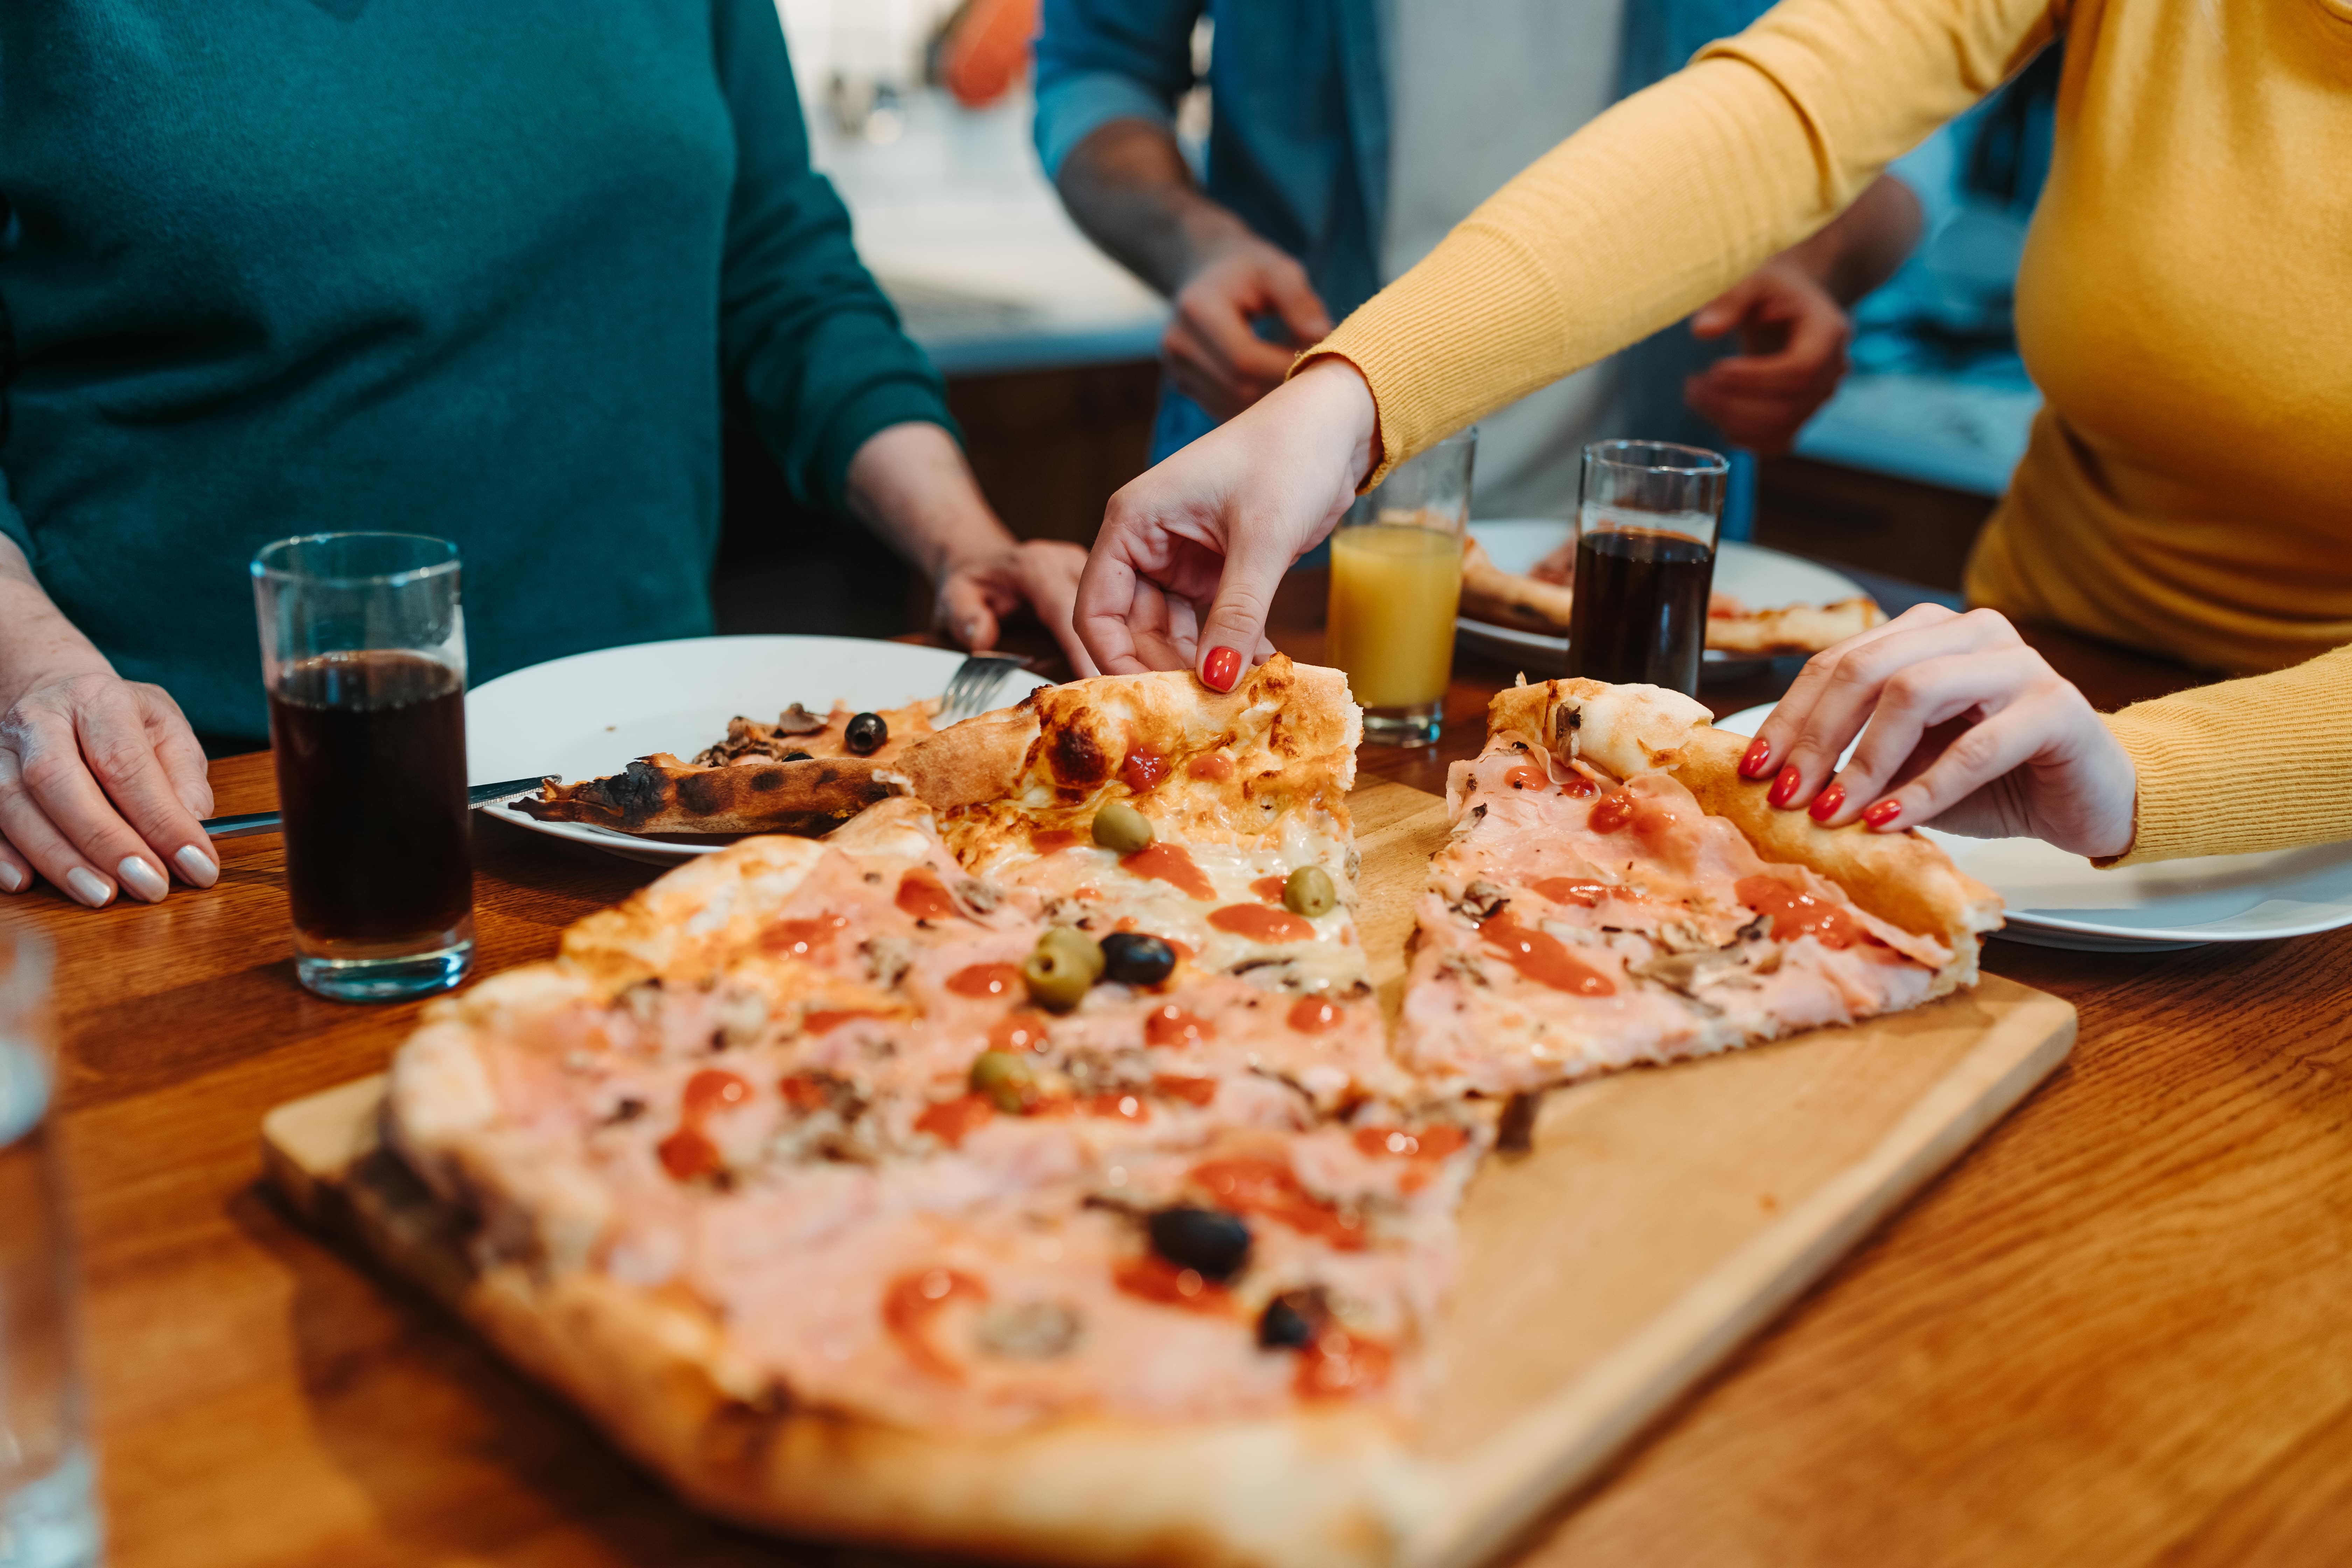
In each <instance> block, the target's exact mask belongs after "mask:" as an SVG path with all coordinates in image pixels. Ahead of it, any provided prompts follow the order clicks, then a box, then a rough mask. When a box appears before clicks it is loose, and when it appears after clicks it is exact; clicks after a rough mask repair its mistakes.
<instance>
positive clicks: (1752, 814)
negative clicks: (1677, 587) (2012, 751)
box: [1486, 679, 2001, 995]
mask: <svg viewBox="0 0 2352 1568" xmlns="http://www.w3.org/2000/svg"><path fill="white" fill-rule="evenodd" d="M1486 725H1487V732H1488V733H1489V734H1490V735H1491V734H1497V733H1500V732H1502V731H1506V730H1508V731H1517V732H1518V733H1520V734H1522V735H1525V736H1527V737H1528V739H1529V740H1531V741H1533V742H1537V743H1538V744H1540V745H1542V746H1543V747H1544V748H1545V749H1546V750H1548V751H1549V752H1551V753H1552V754H1553V755H1555V756H1557V757H1559V758H1561V759H1562V760H1564V761H1565V760H1570V759H1573V758H1578V757H1580V758H1582V759H1584V760H1585V761H1587V762H1589V763H1592V764H1594V765H1595V766H1597V767H1599V768H1601V770H1602V771H1604V772H1606V773H1612V774H1614V775H1615V776H1616V777H1618V778H1621V779H1622V778H1630V777H1632V776H1633V775H1634V774H1635V773H1667V774H1670V775H1671V776H1673V777H1674V778H1675V779H1676V780H1677V781H1679V782H1680V783H1681V784H1682V785H1683V786H1684V787H1685V789H1687V790H1689V791H1690V792H1691V794H1692V795H1695V796H1696V797H1697V800H1698V803H1699V805H1700V806H1701V807H1702V808H1703V809H1704V810H1705V811H1706V813H1707V814H1708V815H1709V816H1720V817H1724V818H1726V819H1727V820H1728V821H1729V822H1731V824H1732V825H1733V826H1736V827H1738V829H1739V830H1740V832H1741V833H1743V834H1745V835H1746V836H1747V837H1748V842H1749V843H1751V844H1753V845H1755V846H1756V849H1757V852H1758V853H1759V854H1760V855H1762V856H1763V857H1764V858H1766V859H1768V860H1777V861H1780V862H1782V863H1784V864H1789V865H1796V866H1802V867H1805V868H1808V869H1810V870H1812V871H1816V872H1818V873H1820V874H1821V875H1822V876H1824V877H1827V878H1828V879H1830V880H1832V881H1833V882H1835V883H1836V884H1837V885H1838V886H1840V887H1841V888H1843V889H1845V890H1846V892H1847V894H1848V895H1850V896H1851V897H1852V898H1853V901H1854V902H1855V903H1857V904H1859V905H1860V906H1861V907H1862V908H1863V909H1864V910H1868V911H1869V912H1870V913H1872V914H1874V915H1876V916H1878V917H1879V918H1880V919H1881V920H1884V921H1890V922H1892V923H1893V924H1895V925H1897V926H1900V927H1902V928H1903V929H1904V930H1905V931H1912V932H1914V933H1916V934H1918V935H1921V936H1929V937H1933V938H1935V939H1936V940H1937V941H1938V942H1942V943H1943V944H1944V945H1945V946H1946V947H1948V948H1949V949H1950V950H1951V952H1952V959H1951V961H1950V963H1947V964H1946V965H1944V967H1943V968H1942V969H1941V970H1940V971H1938V973H1937V989H1936V994H1939V995H1940V994H1943V993H1944V992H1947V991H1950V990H1953V989H1956V988H1958V987H1959V986H1962V985H1969V984H1975V982H1976V977H1977V958H1978V952H1979V948H1980V947H1981V946H1982V941H1981V934H1982V933H1983V932H1985V931H1996V930H1999V929H2000V923H2001V918H2000V910H2001V902H2000V895H1999V894H1997V893H1995V892H1994V891H1993V890H1992V889H1990V888H1988V887H1986V886H1985V885H1984V884H1983V883H1981V882H1979V881H1977V880H1976V879H1973V878H1971V877H1968V876H1966V875H1963V874H1962V873H1961V871H1960V870H1959V868H1957V867H1955V866H1954V865H1953V864H1952V862H1951V859H1950V858H1949V857H1948V856H1947V855H1945V853H1944V852H1943V851H1942V850H1940V849H1938V848H1937V847H1935V846H1934V845H1933V844H1930V843H1928V842H1927V840H1926V839H1925V838H1923V837H1920V836H1919V835H1918V834H1917V833H1916V832H1909V831H1906V832H1903V833H1874V832H1872V831H1870V830H1869V829H1868V828H1865V827H1864V826H1862V825H1861V824H1859V823H1854V824H1849V825H1848V826H1844V827H1823V826H1822V825H1821V824H1819V823H1817V822H1815V821H1814V820H1813V819H1812V818H1811V816H1807V815H1806V814H1805V813H1803V812H1801V811H1780V810H1776V809H1775V808H1774V807H1773V806H1772V805H1770V804H1769V802H1768V801H1767V800H1766V798H1765V796H1766V791H1767V790H1768V788H1769V781H1766V780H1761V779H1746V778H1742V777H1740V775H1739V759H1740V758H1741V756H1743V755H1744V754H1745V753H1746V752H1747V749H1748V741H1747V738H1746V737H1744V736H1739V735H1734V734H1732V733H1731V732H1729V731H1725V730H1718V729H1717V728H1715V726H1714V721H1713V717H1712V715H1711V714H1709V712H1708V711H1707V710H1706V708H1705V707H1704V706H1702V705H1701V704H1700V703H1698V702H1697V701H1696V700H1693V699H1691V698H1688V697H1685V696H1683V695H1682V694H1681V693H1680V692H1676V691H1669V690H1666V689H1664V688H1663V687H1656V686H1609V685H1604V684H1602V683H1601V682H1600V681H1597V680H1579V679H1570V680H1548V681H1544V682H1541V683H1539V684H1537V685H1533V686H1517V687H1514V688H1512V689H1508V690H1506V691H1502V692H1499V693H1497V694H1496V697H1495V700H1494V701H1493V702H1492V703H1491V704H1489V705H1488V708H1487V710H1486Z"/></svg>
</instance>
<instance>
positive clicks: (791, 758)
mask: <svg viewBox="0 0 2352 1568" xmlns="http://www.w3.org/2000/svg"><path fill="white" fill-rule="evenodd" d="M811 760H813V759H811V757H810V756H809V754H808V753H807V752H785V753H784V761H786V762H788V763H805V762H809V761H811Z"/></svg>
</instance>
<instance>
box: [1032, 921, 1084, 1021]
mask: <svg viewBox="0 0 2352 1568" xmlns="http://www.w3.org/2000/svg"><path fill="white" fill-rule="evenodd" d="M1102 972H1103V951H1102V949H1101V947H1099V946H1098V945H1097V943H1096V942H1095V939H1094V938H1092V937H1090V936H1088V935H1087V933H1086V932H1084V931H1077V930H1075V929H1073V928H1072V927H1069V926H1055V927H1054V928H1053V929H1052V930H1050V931H1047V932H1046V933H1045V935H1044V936H1041V937H1039V938H1038V939H1037V945H1036V947H1035V948H1034V949H1032V950H1031V952H1030V954H1029V956H1028V958H1026V959H1025V960H1024V961H1023V963H1022V965H1021V978H1022V979H1023V980H1024V981H1026V982H1027V983H1028V985H1029V996H1030V999H1031V1000H1032V1001H1034V1002H1035V1003H1036V1004H1037V1005H1039V1006H1040V1007H1044V1008H1045V1009H1047V1010H1048V1011H1050V1012H1055V1013H1066V1012H1068V1011H1069V1010H1070V1009H1071V1008H1073V1007H1075V1006H1076V1005H1078V1004H1079V1003H1080V1002H1083V1001H1085V1000H1086V995H1087V991H1088V990H1089V989H1090V988H1092V986H1093V985H1094V983H1095V982H1096V981H1097V980H1100V979H1101V978H1102Z"/></svg>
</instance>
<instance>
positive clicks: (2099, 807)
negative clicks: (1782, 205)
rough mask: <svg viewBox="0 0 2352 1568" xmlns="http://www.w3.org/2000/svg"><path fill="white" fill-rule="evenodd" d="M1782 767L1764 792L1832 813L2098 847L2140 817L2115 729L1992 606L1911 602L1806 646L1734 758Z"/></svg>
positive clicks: (1757, 769) (1879, 822)
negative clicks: (1853, 633)
mask: <svg viewBox="0 0 2352 1568" xmlns="http://www.w3.org/2000/svg"><path fill="white" fill-rule="evenodd" d="M1857 733H1859V734H1860V735H1861V737H1862V740H1861V743H1860V744H1858V745H1856V746H1855V747H1854V752H1853V758H1852V759H1851V760H1850V761H1849V762H1848V763H1846V765H1845V767H1844V768H1843V769H1838V768H1837V759H1838V757H1839V755H1840V754H1841V753H1842V752H1843V751H1844V750H1845V748H1846V745H1847V744H1848V742H1852V741H1853V738H1854V736H1855V735H1856V734H1857ZM1776 769H1777V770H1778V774H1777V776H1776V777H1774V779H1773V781H1772V792H1771V795H1770V799H1771V802H1772V804H1773V805H1777V806H1780V807H1781V808H1782V809H1784V810H1790V811H1794V810H1796V809H1798V808H1799V807H1801V806H1803V807H1807V808H1808V809H1809V810H1810V811H1811V815H1812V816H1813V818H1814V820H1816V821H1818V822H1821V823H1823V824H1825V825H1827V826H1832V827H1838V826H1844V825H1845V824H1847V823H1849V822H1853V821H1854V820H1855V819H1857V818H1859V819H1860V820H1862V821H1863V822H1864V823H1865V824H1867V825H1868V826H1870V827H1872V828H1874V829H1875V830H1876V831H1878V832H1882V833H1893V832H1897V831H1899V830H1901V829H1903V828H1906V827H1917V826H1921V825H1923V824H1925V823H1928V822H1933V823H1934V824H1935V825H1936V826H1938V827H1941V828H1944V829H1946V830H1948V831H1949V832H1953V833H1964V834H1967V835H1969V836H1970V837H1978V838H2007V837H2024V836H2031V837H2036V838H2042V839H2047V840H2048V841H2049V842H2050V843H2052V844H2054V845H2056V846H2057V847H2059V848H2061V849H2070V850H2073V851H2074V853H2075V854H2078V855H2088V856H2094V857H2099V856H2110V855H2122V854H2125V853H2126V852H2127V851H2129V850H2130V848H2131V847H2132V839H2133V836H2134V832H2135V827H2136V824H2135V816H2134V805H2135V802H2136V800H2137V787H2138V781H2137V774H2136V773H2135V771H2134V769H2133V767H2132V761H2131V758H2130V756H2129V755H2128V754H2127V753H2126V752H2125V751H2124V748H2123V744H2122V742H2119V741H2117V740H2116V737H2115V735H2114V733H2113V732H2112V731H2109V730H2108V728H2107V727H2106V725H2105V723H2103V722H2101V721H2100V719H2099V716H2098V714H2096V713H2095V712H2094V711H2093V710H2092V709H2091V704H2090V703H2089V701H2088V700H2085V699H2084V696H2083V694H2082V693H2081V692H2080V691H2078V690H2076V689H2074V687H2073V686H2072V685H2070V684H2069V683H2068V682H2066V681H2065V680H2063V679H2061V678H2060V677H2059V675H2058V673H2057V671H2055V670H2053V669H2052V668H2050V666H2049V664H2048V662H2047V661H2045V660H2044V659H2043V658H2042V656H2041V655H2040V654H2038V653H2036V652H2034V651H2033V649H2032V648H2031V647H2027V646H2026V645H2025V643H2024V640H2023V639H2022V638H2021V637H2019V636H2018V635H2017V629H2016V628H2015V627H2014V626H2011V625H2010V624H2009V622H2008V621H2007V620H2006V619H2004V618H2003V617H2002V616H2000V614H1999V613H1998V612H1996V611H1992V610H1971V611H1969V613H1968V614H1966V615H1959V614H1957V613H1955V612H1953V611H1951V610H1947V609H1944V608H1943V607H1941V606H1940V605H1916V606H1915V607H1913V608H1912V609H1909V610H1906V611H1905V612H1904V613H1903V614H1902V615H1900V616H1896V617H1895V619H1894V620H1892V621H1889V622H1887V623H1886V624H1885V626H1878V627H1875V628H1874V629H1872V630H1870V631H1867V632H1864V633H1863V634H1862V635H1861V636H1860V637H1849V638H1847V639H1846V640H1845V641H1844V642H1842V643H1840V644H1838V645H1837V646H1836V647H1832V648H1831V649H1829V650H1828V651H1827V652H1825V653H1821V654H1817V655H1815V656H1814V657H1813V658H1811V660H1810V661H1809V662H1807V664H1806V666H1805V668H1804V673H1803V674H1801V675H1800V676H1799V677H1798V678H1797V682H1796V684H1795V685H1794V686H1792V687H1790V689H1789V694H1788V695H1787V696H1786V697H1783V698H1782V699H1781V700H1780V704H1779V706H1777V707H1775V708H1774V709H1773V710H1772V713H1771V716H1770V717H1769V718H1768V719H1766V720H1765V721H1764V724H1763V727H1762V728H1761V729H1759V730H1758V731H1757V732H1756V743H1755V744H1754V745H1753V746H1751V747H1750V748H1748V755H1747V756H1746V758H1745V759H1743V760H1742V762H1741V763H1740V772H1741V773H1744V774H1746V775H1747V776H1748V777H1749V778H1762V777H1764V776H1765V775H1766V774H1767V773H1773V772H1774V770H1776ZM1832 771H1835V773H1836V776H1835V778H1834V779H1832V777H1831V774H1832Z"/></svg>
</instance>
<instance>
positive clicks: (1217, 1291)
mask: <svg viewBox="0 0 2352 1568" xmlns="http://www.w3.org/2000/svg"><path fill="white" fill-rule="evenodd" d="M1110 1278H1111V1283H1112V1284H1114V1285H1116V1286H1118V1288H1119V1289H1122V1290H1124V1291H1126V1292H1127V1293H1128V1294H1129V1295H1130V1296H1140V1297H1142V1298H1143V1299H1144V1300H1147V1301H1157V1302H1159V1303H1160V1304H1161V1305H1162V1306H1167V1307H1187V1308H1190V1309H1191V1310H1193V1311H1195V1312H1225V1311H1230V1310H1232V1308H1233V1300H1234V1298H1233V1293H1232V1292H1231V1291H1229V1290H1227V1289H1225V1288H1224V1287H1223V1285H1219V1284H1216V1283H1215V1282H1213V1281H1212V1280H1208V1279H1202V1278H1201V1275H1200V1272H1199V1270H1197V1269H1192V1268H1177V1267H1176V1265H1174V1264H1172V1263H1171V1262H1169V1261H1168V1260H1167V1259H1166V1258H1162V1257H1160V1255H1159V1254H1158V1253H1156V1252H1147V1253H1145V1254H1144V1255H1143V1256H1142V1257H1140V1258H1129V1259H1128V1260H1127V1261H1126V1262H1124V1263H1121V1264H1119V1265H1118V1267H1117V1268H1113V1269H1112V1270H1111V1276H1110Z"/></svg>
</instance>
